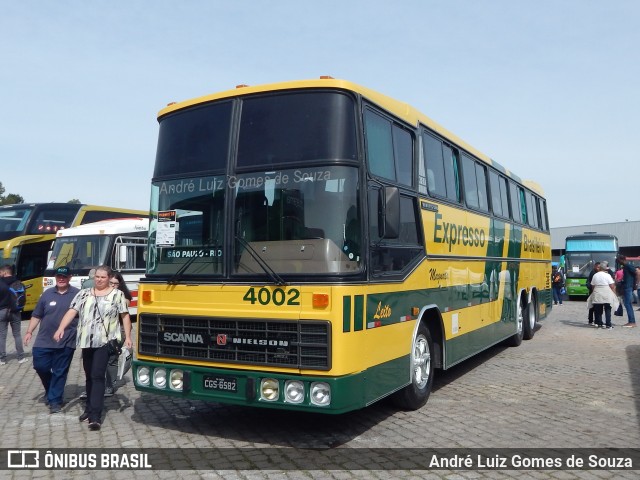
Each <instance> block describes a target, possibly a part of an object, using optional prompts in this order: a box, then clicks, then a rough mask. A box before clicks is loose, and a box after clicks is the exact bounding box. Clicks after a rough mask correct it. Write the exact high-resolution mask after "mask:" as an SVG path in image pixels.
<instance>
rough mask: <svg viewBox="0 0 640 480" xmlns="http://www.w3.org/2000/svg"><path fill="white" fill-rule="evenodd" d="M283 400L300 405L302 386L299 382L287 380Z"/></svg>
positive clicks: (302, 392) (302, 395)
mask: <svg viewBox="0 0 640 480" xmlns="http://www.w3.org/2000/svg"><path fill="white" fill-rule="evenodd" d="M284 398H285V401H286V402H288V403H302V401H303V400H304V384H303V383H302V382H301V381H299V380H287V381H286V382H285V384H284Z"/></svg>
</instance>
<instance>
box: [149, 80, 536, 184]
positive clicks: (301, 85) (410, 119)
mask: <svg viewBox="0 0 640 480" xmlns="http://www.w3.org/2000/svg"><path fill="white" fill-rule="evenodd" d="M309 88H335V89H341V90H347V91H350V92H355V93H357V94H360V95H362V96H363V97H365V98H367V99H368V100H369V101H371V102H373V103H376V104H378V105H379V106H380V107H382V108H384V109H385V110H387V111H389V112H390V113H392V114H394V115H396V116H397V117H399V118H401V119H403V120H404V121H406V122H407V123H409V124H411V125H413V126H417V125H418V124H419V123H422V124H424V125H426V126H427V127H429V128H430V129H431V130H433V131H435V132H437V133H439V134H440V135H442V136H443V137H445V138H447V139H448V140H450V141H451V142H453V143H455V144H456V145H457V146H458V147H460V148H462V149H463V150H466V151H467V152H469V153H471V154H472V155H474V156H475V157H476V158H478V159H481V160H482V161H484V162H486V163H488V164H489V165H492V166H494V167H496V168H497V169H498V170H500V171H501V172H503V173H504V174H505V175H507V176H509V177H510V178H513V179H514V180H515V181H517V182H520V183H523V184H524V185H525V186H527V188H530V189H531V190H534V191H535V192H536V193H538V194H539V195H542V196H544V193H543V190H542V188H541V187H540V186H539V185H538V184H536V183H534V182H527V183H525V182H523V180H522V179H521V178H520V177H518V176H517V175H516V174H514V173H513V172H511V171H509V170H507V169H506V168H504V167H503V166H502V165H500V164H499V163H498V162H496V161H494V160H493V159H491V158H490V157H488V156H487V155H485V154H483V153H482V152H480V151H478V150H476V149H475V148H474V147H472V146H471V145H469V144H468V143H466V142H465V141H464V140H462V139H461V138H459V137H458V136H457V135H455V134H453V133H451V132H450V131H449V130H447V129H445V128H444V127H443V126H441V125H440V124H438V123H437V122H435V121H434V120H432V119H431V118H429V117H427V116H426V115H424V114H423V113H421V112H419V111H418V110H416V109H415V108H413V107H412V106H410V105H409V104H407V103H405V102H400V101H398V100H395V99H393V98H391V97H388V96H386V95H384V94H382V93H379V92H377V91H375V90H371V89H370V88H367V87H363V86H361V85H358V84H356V83H353V82H350V81H348V80H341V79H334V78H331V77H321V78H319V79H311V80H293V81H286V82H278V83H270V84H264V85H256V86H247V85H238V86H236V88H235V89H232V90H225V91H222V92H218V93H214V94H210V95H204V96H201V97H197V98H193V99H190V100H185V101H181V102H171V103H169V104H168V105H167V106H166V107H165V108H163V109H162V110H160V112H158V119H160V118H161V117H163V116H164V115H167V114H169V113H172V112H174V111H176V110H181V109H183V108H186V107H190V106H194V105H198V104H201V103H207V102H212V101H215V100H221V99H225V98H234V97H241V96H246V95H252V94H257V93H264V92H270V91H278V90H298V89H300V90H302V89H309Z"/></svg>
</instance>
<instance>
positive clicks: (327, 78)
mask: <svg viewBox="0 0 640 480" xmlns="http://www.w3.org/2000/svg"><path fill="white" fill-rule="evenodd" d="M320 80H333V77H332V76H331V75H320Z"/></svg>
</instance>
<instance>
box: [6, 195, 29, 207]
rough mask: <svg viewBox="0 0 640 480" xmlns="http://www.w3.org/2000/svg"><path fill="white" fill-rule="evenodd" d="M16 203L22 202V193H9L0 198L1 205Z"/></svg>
mask: <svg viewBox="0 0 640 480" xmlns="http://www.w3.org/2000/svg"><path fill="white" fill-rule="evenodd" d="M16 203H24V198H22V195H18V194H17V193H10V194H9V195H7V196H6V197H4V198H3V199H2V204H3V205H14V204H16Z"/></svg>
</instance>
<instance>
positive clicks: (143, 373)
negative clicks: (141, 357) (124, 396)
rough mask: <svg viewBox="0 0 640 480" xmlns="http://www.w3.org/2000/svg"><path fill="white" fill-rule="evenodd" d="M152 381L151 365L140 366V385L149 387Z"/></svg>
mask: <svg viewBox="0 0 640 480" xmlns="http://www.w3.org/2000/svg"><path fill="white" fill-rule="evenodd" d="M150 381H151V375H150V372H149V367H140V368H139V369H138V385H140V386H142V387H148V386H149V383H150Z"/></svg>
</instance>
